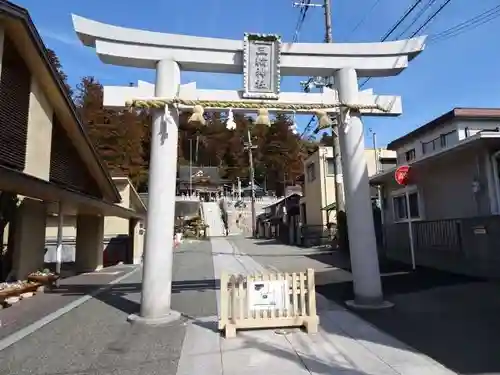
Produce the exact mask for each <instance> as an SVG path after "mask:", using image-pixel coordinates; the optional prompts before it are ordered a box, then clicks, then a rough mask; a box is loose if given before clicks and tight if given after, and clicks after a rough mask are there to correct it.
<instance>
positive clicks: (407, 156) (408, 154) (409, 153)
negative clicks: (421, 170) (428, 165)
mask: <svg viewBox="0 0 500 375" xmlns="http://www.w3.org/2000/svg"><path fill="white" fill-rule="evenodd" d="M415 157H416V154H415V149H414V148H412V149H411V150H408V151H406V152H405V160H406V161H407V162H409V161H412V160H415Z"/></svg>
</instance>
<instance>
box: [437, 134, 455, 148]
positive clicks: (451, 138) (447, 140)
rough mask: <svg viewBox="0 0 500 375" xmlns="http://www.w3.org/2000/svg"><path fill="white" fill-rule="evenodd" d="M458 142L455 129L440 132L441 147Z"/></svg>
mask: <svg viewBox="0 0 500 375" xmlns="http://www.w3.org/2000/svg"><path fill="white" fill-rule="evenodd" d="M457 142H458V134H457V131H456V130H453V131H452V132H449V133H445V134H441V147H442V148H445V147H450V146H453V145H454V144H456V143H457Z"/></svg>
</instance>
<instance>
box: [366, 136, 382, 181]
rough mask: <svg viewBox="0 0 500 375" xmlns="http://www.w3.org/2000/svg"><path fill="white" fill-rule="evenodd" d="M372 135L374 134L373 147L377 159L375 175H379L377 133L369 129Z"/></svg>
mask: <svg viewBox="0 0 500 375" xmlns="http://www.w3.org/2000/svg"><path fill="white" fill-rule="evenodd" d="M368 131H369V132H370V133H372V145H373V157H374V158H375V173H378V172H379V170H380V168H379V163H380V160H379V157H378V150H377V133H375V132H374V131H373V130H372V129H371V128H370V129H368Z"/></svg>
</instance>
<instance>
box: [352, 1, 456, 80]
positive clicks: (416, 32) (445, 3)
mask: <svg viewBox="0 0 500 375" xmlns="http://www.w3.org/2000/svg"><path fill="white" fill-rule="evenodd" d="M450 2H451V0H446V1H445V2H444V3H443V4H441V6H440V7H439V8H438V9H437V10H436V11H435V12H434V13H432V14H431V15H430V16H429V17H428V18H427V19H426V20H425V21H424V23H423V24H422V25H420V27H419V28H418V29H417V30H416V31H414V32H413V33H412V34H411V35H410V36H409V38H413V37H414V36H416V35H417V34H418V33H419V32H421V31H423V30H424V29H425V28H426V27H427V26H428V25H429V24H430V23H431V21H432V20H434V18H436V17H437V16H438V15H439V13H441V12H442V11H443V9H444V8H445V7H446V6H447V5H448V4H449V3H450ZM383 41H385V40H382V42H383ZM370 79H371V77H368V78H367V79H366V80H365V81H364V82H363V83H362V84H361V85H360V86H359V87H360V88H362V87H363V86H365V85H366V84H367V82H368V81H370Z"/></svg>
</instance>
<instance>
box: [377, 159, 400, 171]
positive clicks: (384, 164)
mask: <svg viewBox="0 0 500 375" xmlns="http://www.w3.org/2000/svg"><path fill="white" fill-rule="evenodd" d="M396 165H397V162H396V159H393V158H380V171H379V172H384V171H388V170H390V169H392V168H394V167H396Z"/></svg>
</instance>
